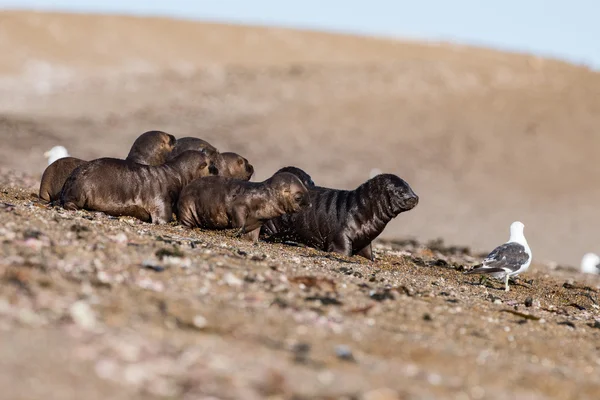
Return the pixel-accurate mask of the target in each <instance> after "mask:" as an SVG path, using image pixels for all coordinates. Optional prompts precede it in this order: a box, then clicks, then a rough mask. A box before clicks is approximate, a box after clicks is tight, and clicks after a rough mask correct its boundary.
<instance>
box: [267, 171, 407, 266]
mask: <svg viewBox="0 0 600 400" xmlns="http://www.w3.org/2000/svg"><path fill="white" fill-rule="evenodd" d="M292 168H293V169H291V168H289V167H287V168H285V169H283V170H286V171H289V172H288V173H294V174H296V175H297V176H299V177H300V179H303V180H306V179H307V178H306V177H308V180H309V181H310V182H312V179H310V176H309V175H308V174H306V173H305V172H304V171H302V170H300V169H297V168H295V167H292ZM296 170H298V171H300V172H298V171H296ZM308 189H309V195H310V202H311V204H312V207H311V208H305V209H302V210H301V211H300V212H298V213H295V214H287V215H282V216H281V217H278V218H275V219H272V220H270V221H267V222H265V224H264V225H263V226H262V228H261V234H262V236H263V237H264V238H265V239H266V240H267V241H272V242H282V241H291V242H296V243H302V244H304V245H307V246H310V247H314V248H317V249H320V250H323V251H328V252H336V253H340V254H344V255H346V256H352V255H355V254H357V255H360V256H362V257H365V258H367V259H369V260H373V253H372V249H371V242H372V241H373V240H374V239H375V238H376V237H377V236H379V235H380V234H381V232H383V230H384V228H385V226H386V225H387V224H388V222H390V221H391V220H392V219H393V218H395V217H396V216H397V215H398V214H400V213H403V212H406V211H409V210H411V209H413V208H414V207H415V206H416V205H417V204H418V202H419V197H418V196H417V195H416V194H415V193H414V192H413V190H412V189H411V187H410V186H409V185H408V183H406V182H405V181H404V180H403V179H401V178H399V177H398V176H396V175H392V174H381V175H377V176H375V177H374V178H372V179H369V180H368V181H366V182H365V183H363V184H362V185H360V186H359V187H358V188H356V189H354V190H336V189H329V188H324V187H320V186H312V187H309V188H308Z"/></svg>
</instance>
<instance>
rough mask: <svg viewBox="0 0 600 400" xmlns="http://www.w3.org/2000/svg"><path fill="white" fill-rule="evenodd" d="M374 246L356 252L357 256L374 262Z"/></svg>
mask: <svg viewBox="0 0 600 400" xmlns="http://www.w3.org/2000/svg"><path fill="white" fill-rule="evenodd" d="M372 246H373V244H372V243H369V244H368V245H367V246H365V247H363V248H362V249H361V250H359V251H357V252H356V255H357V256H361V257H364V258H366V259H367V260H371V261H373V248H372Z"/></svg>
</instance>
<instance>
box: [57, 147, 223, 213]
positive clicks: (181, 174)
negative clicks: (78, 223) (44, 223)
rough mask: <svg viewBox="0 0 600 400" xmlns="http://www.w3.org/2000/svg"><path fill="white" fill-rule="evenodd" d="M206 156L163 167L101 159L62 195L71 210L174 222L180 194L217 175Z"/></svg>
mask: <svg viewBox="0 0 600 400" xmlns="http://www.w3.org/2000/svg"><path fill="white" fill-rule="evenodd" d="M214 172H215V168H214V167H213V168H212V172H211V168H210V167H209V160H207V158H206V156H205V155H204V154H202V153H200V152H197V151H186V152H183V153H182V154H180V155H179V156H178V157H176V158H175V159H173V160H171V161H168V162H167V163H165V164H163V165H158V166H149V165H142V164H138V163H135V162H133V161H130V160H119V159H115V158H100V159H97V160H93V161H89V162H87V163H85V164H83V165H81V166H79V167H78V168H77V169H76V170H75V171H73V173H72V174H71V175H70V176H69V178H68V179H67V181H66V182H65V184H64V186H63V189H62V192H61V199H60V200H61V204H62V206H63V207H64V208H66V209H68V210H78V209H86V210H91V211H102V212H104V213H106V214H109V215H113V216H131V217H135V218H138V219H140V220H142V221H145V222H152V223H155V224H164V223H167V222H169V221H171V219H172V214H173V206H174V205H175V204H176V203H177V199H178V198H179V193H180V192H181V190H182V189H183V187H185V185H187V184H188V183H189V182H191V181H193V180H194V179H198V178H202V177H205V176H209V175H214Z"/></svg>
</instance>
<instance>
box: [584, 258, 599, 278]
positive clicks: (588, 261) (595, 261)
mask: <svg viewBox="0 0 600 400" xmlns="http://www.w3.org/2000/svg"><path fill="white" fill-rule="evenodd" d="M580 270H581V272H583V273H584V274H600V257H598V255H597V254H594V253H586V254H584V256H583V258H582V259H581V267H580Z"/></svg>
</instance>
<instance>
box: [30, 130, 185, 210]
mask: <svg viewBox="0 0 600 400" xmlns="http://www.w3.org/2000/svg"><path fill="white" fill-rule="evenodd" d="M175 142H176V141H175V137H174V136H173V135H169V134H168V133H165V132H161V131H148V132H144V133H142V134H141V135H140V136H138V138H137V139H136V140H135V141H134V142H133V145H132V146H131V150H129V155H128V156H127V158H126V159H127V160H129V161H133V162H136V163H138V164H143V165H151V166H156V165H161V164H164V163H165V161H166V160H167V157H168V156H169V154H170V153H171V151H172V150H173V146H174V145H175ZM86 162H87V161H85V160H81V159H79V158H75V157H64V158H59V159H58V160H56V161H54V162H53V163H52V164H50V165H49V166H48V167H47V168H46V169H45V170H44V174H43V175H42V180H41V182H40V192H39V197H40V199H42V200H45V201H48V202H52V201H56V200H59V199H60V191H61V190H62V187H63V185H64V184H65V181H66V180H67V178H68V177H69V175H71V173H72V172H73V171H74V170H75V168H77V167H79V166H80V165H82V164H85V163H86Z"/></svg>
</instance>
